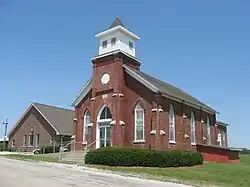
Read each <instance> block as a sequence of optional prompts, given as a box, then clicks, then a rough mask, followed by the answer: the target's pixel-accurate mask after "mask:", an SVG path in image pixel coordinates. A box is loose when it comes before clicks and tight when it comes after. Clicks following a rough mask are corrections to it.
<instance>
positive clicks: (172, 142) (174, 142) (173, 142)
mask: <svg viewBox="0 0 250 187" xmlns="http://www.w3.org/2000/svg"><path fill="white" fill-rule="evenodd" d="M168 143H169V144H176V141H169V142H168Z"/></svg>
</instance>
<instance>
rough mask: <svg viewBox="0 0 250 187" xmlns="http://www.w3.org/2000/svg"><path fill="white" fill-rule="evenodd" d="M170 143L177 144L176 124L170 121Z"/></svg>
mask: <svg viewBox="0 0 250 187" xmlns="http://www.w3.org/2000/svg"><path fill="white" fill-rule="evenodd" d="M169 123H170V124H169V141H170V142H175V129H174V122H173V121H170V122H169Z"/></svg>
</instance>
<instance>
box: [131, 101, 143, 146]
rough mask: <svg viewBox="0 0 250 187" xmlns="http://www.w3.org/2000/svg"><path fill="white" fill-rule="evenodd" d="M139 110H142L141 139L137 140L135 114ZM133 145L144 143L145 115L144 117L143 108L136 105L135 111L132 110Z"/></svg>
mask: <svg viewBox="0 0 250 187" xmlns="http://www.w3.org/2000/svg"><path fill="white" fill-rule="evenodd" d="M139 110H142V131H143V133H142V139H138V138H137V135H136V130H137V120H136V119H137V112H136V111H139ZM134 114H135V115H134V143H144V142H145V130H144V128H145V124H144V123H145V115H144V109H143V107H142V106H141V105H140V104H139V103H138V104H137V105H136V107H135V110H134Z"/></svg>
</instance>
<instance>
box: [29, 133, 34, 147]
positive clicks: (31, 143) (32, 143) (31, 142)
mask: <svg viewBox="0 0 250 187" xmlns="http://www.w3.org/2000/svg"><path fill="white" fill-rule="evenodd" d="M29 146H34V131H30V142H29Z"/></svg>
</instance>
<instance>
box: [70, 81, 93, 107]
mask: <svg viewBox="0 0 250 187" xmlns="http://www.w3.org/2000/svg"><path fill="white" fill-rule="evenodd" d="M91 81H92V77H91V78H90V79H89V80H88V82H87V83H86V84H85V85H84V86H83V88H82V89H81V90H80V92H78V94H77V95H76V96H75V98H74V99H73V100H72V101H71V103H70V106H72V107H76V106H77V105H78V104H79V103H80V102H81V100H82V99H83V98H84V97H85V96H86V95H87V94H88V92H89V91H90V90H91V84H90V83H91Z"/></svg>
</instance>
